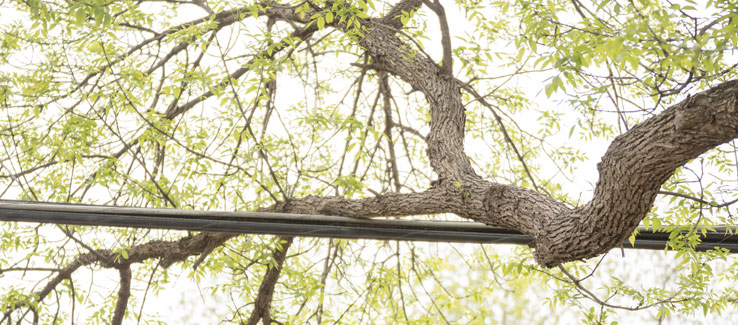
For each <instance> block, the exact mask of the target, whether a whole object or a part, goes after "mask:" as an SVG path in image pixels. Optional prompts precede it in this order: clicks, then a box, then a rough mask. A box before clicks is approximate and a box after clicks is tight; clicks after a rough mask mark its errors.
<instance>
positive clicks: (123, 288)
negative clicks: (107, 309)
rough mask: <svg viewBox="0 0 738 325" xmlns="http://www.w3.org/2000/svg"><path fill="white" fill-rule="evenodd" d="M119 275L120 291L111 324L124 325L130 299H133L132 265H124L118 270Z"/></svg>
mask: <svg viewBox="0 0 738 325" xmlns="http://www.w3.org/2000/svg"><path fill="white" fill-rule="evenodd" d="M118 273H120V284H119V285H120V289H118V301H117V302H116V303H115V310H114V311H113V319H112V320H111V322H110V323H111V324H113V325H120V324H123V318H124V316H125V315H126V307H127V306H128V298H130V297H131V265H130V264H125V265H122V266H121V267H119V268H118Z"/></svg>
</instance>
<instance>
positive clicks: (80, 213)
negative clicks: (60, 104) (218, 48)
mask: <svg viewBox="0 0 738 325" xmlns="http://www.w3.org/2000/svg"><path fill="white" fill-rule="evenodd" d="M0 221H16V222H35V223H54V224H69V225H84V226H106V227H132V228H149V229H175V230H189V231H212V232H227V233H239V234H270V235H282V236H305V237H325V238H346V239H373V240H398V241H428V242H456V243H479V244H515V245H527V244H529V243H531V242H532V241H533V237H531V236H528V235H525V234H522V233H520V232H517V231H512V230H506V229H498V228H493V227H489V226H486V225H484V224H481V223H477V222H455V221H425V220H399V219H364V218H352V217H341V216H323V215H304V214H288V213H273V212H238V211H236V212H231V211H205V210H182V209H160V208H136V207H120V206H99V205H83V204H66V203H42V202H31V201H11V200H0ZM735 230H736V229H735V227H732V228H731V227H716V228H713V229H711V230H710V231H705V232H704V235H703V234H702V231H698V232H697V233H698V234H700V236H701V243H700V244H699V245H697V246H696V247H695V250H697V251H707V250H711V249H714V248H716V247H720V248H724V249H727V250H728V252H730V253H738V234H736V233H735ZM685 234H686V232H685ZM670 235H671V233H670V232H659V231H653V230H650V229H645V228H643V227H641V228H639V231H638V234H637V235H636V237H635V241H634V242H633V243H632V244H631V243H630V241H627V240H626V241H625V242H624V243H623V245H622V247H623V248H635V249H652V250H664V249H665V248H666V246H667V243H668V241H669V236H670Z"/></svg>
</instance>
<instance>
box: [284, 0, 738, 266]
mask: <svg viewBox="0 0 738 325" xmlns="http://www.w3.org/2000/svg"><path fill="white" fill-rule="evenodd" d="M422 3H423V1H422V0H405V1H401V2H399V3H398V4H397V6H395V7H394V8H393V9H392V10H391V11H390V12H389V14H387V15H386V16H385V17H384V18H381V19H372V20H368V21H366V22H365V25H366V26H368V28H369V32H368V33H367V34H366V36H365V38H363V39H362V40H361V45H362V46H363V47H364V48H365V49H366V50H367V52H368V54H369V55H370V56H371V58H372V60H373V62H374V64H376V65H377V66H380V67H382V69H383V70H384V71H389V72H390V73H392V74H394V75H395V76H397V77H399V78H401V79H402V80H404V81H405V82H407V83H409V84H410V85H412V87H413V88H414V89H418V90H420V91H421V92H422V93H423V94H424V96H425V98H426V100H427V102H428V105H429V109H430V116H431V121H430V133H429V134H428V137H427V142H428V156H429V159H430V164H431V167H432V168H433V170H434V171H435V172H436V174H437V175H438V180H437V181H436V182H435V183H434V184H433V186H432V187H431V189H429V190H428V191H427V192H424V193H417V194H392V195H390V196H386V197H377V198H370V199H362V200H344V201H345V202H341V203H339V201H341V200H342V199H336V198H326V199H321V200H320V201H321V203H319V204H318V205H316V207H319V208H318V211H317V212H321V213H328V214H339V215H349V216H357V217H370V216H375V215H376V216H381V215H387V216H390V215H403V214H406V215H412V214H420V213H443V212H452V213H455V214H458V215H459V216H462V217H466V218H470V219H474V220H476V221H480V222H483V223H485V224H488V225H490V226H496V227H504V228H508V229H514V230H518V231H521V232H523V233H525V234H528V235H531V236H533V237H535V239H536V240H535V242H534V246H535V248H536V252H535V256H536V260H537V262H538V263H539V264H541V265H543V266H547V267H552V266H556V265H559V264H561V263H564V262H568V261H573V260H577V259H583V258H589V257H593V256H596V255H598V254H601V253H604V252H606V251H608V250H609V249H611V248H613V247H615V246H617V245H619V244H620V243H621V242H622V241H623V240H624V239H625V238H627V236H629V235H630V233H631V232H632V231H633V230H634V229H635V228H636V227H637V226H638V223H639V222H640V221H641V220H642V219H643V218H644V217H645V216H646V214H647V213H648V211H649V209H650V208H651V206H652V204H653V201H654V199H655V197H656V194H657V192H658V190H659V188H660V187H661V185H662V184H663V183H664V182H665V181H666V180H667V179H668V178H669V177H670V176H671V175H672V174H673V173H674V171H675V170H676V169H677V168H679V167H680V166H682V165H684V164H685V163H686V162H687V161H689V160H690V159H694V158H696V157H698V156H699V155H701V154H702V153H704V152H705V151H707V150H709V149H711V148H714V147H716V146H718V145H720V144H722V143H725V142H727V141H730V140H732V139H734V138H736V137H738V106H737V105H738V104H737V103H738V100H737V97H738V81H730V82H726V83H723V84H721V85H719V86H717V87H715V88H712V89H710V90H707V91H705V92H703V93H700V94H698V95H696V96H694V97H691V98H688V99H687V100H685V101H683V102H681V103H679V104H676V105H674V106H672V107H670V108H668V109H666V110H665V111H663V112H661V113H660V114H658V115H656V116H654V117H652V118H650V119H648V120H646V121H645V122H643V123H641V124H639V125H637V126H635V127H633V128H632V129H631V130H629V131H628V132H626V133H624V134H622V135H620V136H618V137H617V138H616V139H615V140H614V141H613V142H612V144H611V145H610V147H609V149H608V150H607V153H606V154H605V155H604V157H602V161H601V162H600V163H599V164H598V171H599V174H600V178H599V181H598V182H597V186H596V189H595V195H594V197H593V199H592V201H591V202H589V203H588V204H586V205H584V206H582V207H580V208H577V209H570V208H568V207H566V206H565V205H564V204H562V203H560V202H557V201H555V200H553V199H551V198H550V197H548V196H546V195H543V194H540V193H537V192H534V191H531V190H528V189H524V188H519V187H515V186H510V185H504V184H496V183H492V182H489V181H486V180H484V179H481V178H480V177H479V176H478V175H477V174H476V173H475V172H474V170H473V168H472V166H471V163H470V161H469V159H468V157H467V156H466V154H465V152H464V123H465V114H464V106H463V104H462V101H461V99H462V97H461V90H462V88H461V87H462V86H461V84H460V83H459V82H458V81H457V80H456V79H454V78H453V77H452V76H450V75H449V74H448V73H444V70H443V69H442V68H441V67H439V66H438V65H437V64H436V63H435V62H434V61H433V60H432V59H431V58H428V57H427V56H424V55H422V54H421V53H415V52H412V51H410V50H408V49H409V48H411V47H410V46H409V45H408V44H407V43H406V42H404V41H403V40H402V39H401V38H400V36H399V35H401V34H400V33H399V31H400V29H401V28H402V25H401V23H400V21H399V19H397V16H398V15H399V13H401V12H403V11H406V12H409V11H412V10H416V9H417V8H419V7H420V6H421V5H422ZM444 45H446V44H444ZM308 200H313V199H308ZM382 201H385V202H386V201H391V202H392V203H393V204H395V205H399V206H400V207H397V206H395V207H394V208H393V209H392V211H388V210H390V208H388V207H387V206H386V205H385V204H382ZM303 202H306V201H303ZM331 202H333V203H334V204H329V203H331ZM293 204H295V203H294V202H293ZM325 204H329V205H330V206H333V208H327V205H325Z"/></svg>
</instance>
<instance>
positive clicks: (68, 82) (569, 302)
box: [0, 0, 738, 324]
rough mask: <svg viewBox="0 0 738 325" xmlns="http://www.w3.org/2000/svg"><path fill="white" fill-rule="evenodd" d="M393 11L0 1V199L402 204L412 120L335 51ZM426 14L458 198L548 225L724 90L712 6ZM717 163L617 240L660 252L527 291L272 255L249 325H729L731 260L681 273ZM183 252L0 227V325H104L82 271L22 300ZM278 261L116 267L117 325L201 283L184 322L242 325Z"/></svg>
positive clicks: (469, 7) (417, 252)
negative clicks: (447, 58)
mask: <svg viewBox="0 0 738 325" xmlns="http://www.w3.org/2000/svg"><path fill="white" fill-rule="evenodd" d="M395 2H400V1H389V2H384V1H380V0H366V1H365V0H335V1H324V0H316V1H281V2H277V1H263V2H242V1H201V0H193V1H132V0H126V1H104V0H83V1H38V0H28V1H0V30H1V31H2V33H1V34H0V66H1V67H2V68H1V69H0V112H1V113H2V114H0V115H1V116H0V143H1V144H2V151H0V152H1V153H0V185H2V189H1V191H2V192H1V193H2V194H1V196H0V198H2V199H20V200H31V201H51V202H71V203H93V204H105V205H124V206H143V207H168V208H180V209H198V210H238V211H250V210H256V209H259V208H266V207H271V206H274V205H275V204H277V203H279V202H283V201H289V200H292V199H299V198H304V197H309V196H319V197H320V196H333V195H338V196H343V197H346V198H363V197H369V196H374V195H377V194H383V193H389V192H404V193H410V192H417V191H421V190H423V189H425V188H428V187H429V186H430V184H431V182H432V181H433V179H434V174H433V171H432V169H431V166H430V163H429V160H428V157H427V155H426V149H427V143H426V138H425V135H426V134H427V133H428V130H429V122H430V115H429V112H428V108H427V105H428V104H427V101H426V99H425V98H424V97H423V96H422V94H420V92H419V91H418V89H413V88H412V87H410V86H408V85H407V84H406V83H405V82H403V81H402V80H401V79H399V78H397V77H395V76H394V75H393V72H392V71H383V70H382V69H381V67H380V68H377V67H374V66H373V65H372V64H373V58H371V57H369V56H368V55H367V54H366V52H365V49H364V48H363V47H362V45H361V44H360V40H361V39H362V37H364V36H365V35H366V33H368V32H370V30H368V29H367V28H366V26H365V25H366V22H367V19H369V18H368V17H382V16H383V15H384V14H385V13H386V12H387V11H388V10H389V9H390V8H391V7H393V6H394V5H395V4H396V3H395ZM443 6H444V7H445V10H446V12H447V15H448V19H449V21H450V25H451V33H452V36H453V37H452V44H453V61H454V63H455V65H454V71H453V72H454V76H455V77H456V78H457V79H458V80H459V81H460V82H461V83H464V84H466V85H468V86H469V87H471V89H474V90H475V92H476V93H477V94H481V95H479V96H482V97H483V98H484V101H480V100H479V98H478V95H476V94H475V93H472V92H469V91H466V92H465V93H464V104H465V105H466V106H465V108H466V125H465V128H466V144H467V153H468V154H469V156H470V158H471V159H472V163H473V165H474V167H475V168H476V171H477V173H479V174H480V175H481V176H483V177H484V178H485V179H491V180H495V181H497V182H501V183H508V184H515V185H519V186H522V187H528V188H532V189H535V190H537V191H539V192H543V193H546V194H548V195H550V196H552V197H554V198H556V199H557V200H560V201H562V202H565V203H567V204H568V205H570V206H577V205H579V204H581V203H582V202H584V201H586V200H587V199H588V198H589V197H590V196H591V194H592V189H593V188H594V184H593V182H594V179H595V177H596V175H595V169H594V167H595V164H596V162H597V161H598V158H599V156H600V155H601V154H602V153H603V152H604V148H606V146H607V143H608V142H609V141H610V140H612V139H613V138H614V137H616V136H617V135H619V134H622V133H623V132H626V131H627V130H629V129H630V128H631V127H633V125H635V124H637V123H639V122H641V121H643V120H645V119H647V118H648V117H650V116H653V115H655V114H658V113H659V112H661V111H663V110H664V109H665V108H666V107H667V106H668V105H670V104H672V103H675V102H677V101H678V100H681V99H683V98H685V97H686V96H687V95H689V94H694V93H697V92H700V91H702V90H705V89H707V88H709V87H712V86H715V85H717V84H719V83H721V82H724V81H727V80H730V79H735V78H736V74H738V69H737V68H736V64H737V63H736V61H735V55H734V54H733V51H735V50H736V48H737V47H738V19H737V18H738V3H736V2H735V1H713V0H710V1H707V2H706V3H703V2H698V1H690V0H684V1H666V2H664V1H653V0H629V1H626V0H617V1H616V0H604V1H595V2H594V3H589V2H585V1H581V0H567V1H564V0H545V1H544V0H533V1H523V0H499V1H479V0H456V1H455V3H451V2H450V1H444V2H443ZM437 18H438V17H436V15H435V14H434V12H433V11H431V10H429V9H428V8H426V7H423V8H422V9H420V10H418V11H411V12H403V13H402V15H401V17H400V19H401V21H402V23H403V25H405V27H404V28H403V29H402V30H398V31H397V33H398V35H399V37H400V38H401V39H402V40H403V41H404V42H405V46H406V47H407V50H408V51H407V53H409V54H408V55H409V56H415V55H417V56H428V55H429V56H430V57H432V58H434V60H435V61H436V62H439V63H440V62H441V56H440V53H441V48H440V45H439V44H440V39H441V36H440V34H439V30H437V29H438V27H437V26H438V24H437ZM408 62H411V60H410V59H409V60H408ZM383 83H386V85H387V86H386V87H385V86H382V84H383ZM737 152H738V149H737V148H736V146H735V143H734V142H733V143H730V144H727V145H723V146H721V147H718V148H716V149H714V150H712V151H710V152H709V153H707V154H705V155H703V156H702V157H701V158H700V159H698V160H696V161H693V162H690V163H689V164H687V165H686V166H684V167H683V168H682V169H680V170H679V171H678V172H677V173H675V174H674V175H673V176H672V177H671V179H670V180H669V181H668V182H667V183H665V184H664V185H663V188H662V192H661V194H663V195H662V196H661V197H660V198H659V200H658V201H657V203H656V205H655V207H654V208H653V210H652V213H651V214H650V215H649V216H648V217H647V218H646V219H645V220H644V221H643V226H646V227H652V228H653V229H656V230H663V231H668V232H671V234H672V236H671V238H672V240H671V242H670V244H669V247H670V249H674V250H675V251H676V252H668V253H666V252H651V253H646V252H637V253H635V252H631V251H625V252H624V254H625V257H624V258H620V257H619V255H620V254H621V253H620V252H619V251H613V252H611V253H610V254H608V255H606V256H605V257H603V258H602V259H593V260H590V261H581V262H575V263H569V264H567V265H565V267H562V268H559V269H543V268H541V267H539V266H537V265H536V264H535V262H534V261H533V260H532V257H531V253H530V249H529V248H524V247H516V248H511V247H500V246H494V245H485V246H478V245H476V246H475V245H451V244H431V243H402V242H377V241H365V240H337V239H334V240H328V239H315V238H297V239H295V241H294V243H293V244H292V246H291V247H290V249H289V251H288V257H287V259H286V262H285V264H284V267H283V269H282V273H281V275H280V278H279V283H278V284H277V286H276V287H275V289H274V291H275V294H274V296H275V298H274V301H273V302H272V307H271V310H270V312H271V315H272V318H273V319H275V320H278V321H280V322H283V323H296V324H297V323H329V322H330V323H333V322H336V323H369V322H376V323H395V322H402V323H441V322H446V323H462V322H465V323H490V322H491V323H509V322H513V323H519V322H544V321H548V320H549V319H556V318H558V319H562V320H564V321H565V322H571V320H573V319H577V320H581V321H582V322H583V323H617V322H618V321H619V322H620V323H626V322H627V320H650V321H657V320H659V321H660V320H664V319H673V320H677V321H680V322H682V321H687V320H697V321H699V320H704V319H713V320H725V319H732V318H730V316H729V315H730V314H731V313H733V312H734V311H735V310H736V308H737V307H738V303H737V301H738V292H737V291H736V289H735V283H736V280H738V271H737V270H738V260H736V258H735V257H734V256H731V255H730V254H727V253H726V252H724V251H721V250H714V251H710V252H707V253H696V252H694V250H693V248H694V246H695V245H696V244H697V243H698V242H699V235H700V231H703V230H704V229H709V227H714V226H717V225H735V224H736V220H735V217H734V214H735V213H737V212H738V211H736V208H735V205H734V204H733V203H735V200H736V197H738V196H737V195H738V194H736V182H737V179H736V177H737V175H738V169H737V168H736V166H737V161H738V155H737V154H736V153H737ZM583 171H584V172H583ZM419 218H420V217H419ZM430 218H435V219H438V218H447V219H455V218H456V217H455V216H446V215H444V216H431V217H430ZM190 235H191V234H186V233H183V232H178V231H159V230H145V229H103V228H93V227H72V226H69V227H67V226H55V225H35V224H22V223H2V230H0V239H1V241H0V252H2V253H1V254H0V276H2V278H0V283H2V285H1V286H0V287H2V288H3V289H2V290H0V305H2V307H1V308H2V310H4V311H8V312H7V313H5V314H4V318H3V319H8V320H9V322H10V320H12V321H18V322H19V323H22V322H33V321H34V319H38V321H40V322H41V323H67V322H72V321H75V322H84V323H109V322H110V321H109V320H110V319H111V318H112V317H113V316H112V315H113V314H114V313H115V306H116V301H117V300H118V295H119V294H120V292H121V291H118V289H119V288H118V287H119V285H118V282H119V280H120V278H119V276H118V274H117V273H115V272H112V273H111V268H110V267H109V266H106V265H105V264H104V263H93V264H90V265H85V266H83V267H82V269H80V270H77V271H75V272H76V273H74V275H70V276H69V277H68V278H65V279H64V280H63V281H61V283H60V284H58V285H57V286H56V287H55V288H54V289H53V294H51V295H50V296H48V297H45V298H43V299H40V298H39V297H38V295H36V293H35V292H37V291H38V290H39V288H42V287H43V286H45V285H46V283H47V281H48V279H49V278H52V277H53V276H56V275H57V274H58V273H59V272H61V271H60V270H62V269H63V268H65V267H66V266H69V265H71V264H73V262H74V261H75V260H76V259H77V258H78V257H79V256H81V255H82V254H86V253H89V252H91V251H95V250H100V251H105V250H109V251H111V252H113V253H115V254H117V255H116V256H119V257H120V258H122V261H125V260H127V259H128V257H127V254H129V250H130V249H131V248H132V247H135V246H137V245H142V244H144V243H148V242H151V241H177V240H180V239H182V238H185V237H187V236H190ZM280 240H281V239H279V238H276V237H271V236H241V237H237V238H236V239H232V240H230V241H227V242H226V243H225V244H223V245H222V246H220V247H217V248H216V249H215V250H214V251H213V253H212V254H211V255H210V256H209V257H208V258H206V259H205V260H204V261H202V263H201V264H196V262H195V260H196V257H195V258H190V259H188V260H185V261H184V262H182V263H178V264H176V265H175V266H174V267H171V268H167V267H166V266H168V265H163V264H162V262H161V261H162V259H161V258H160V259H148V260H145V261H143V262H142V263H135V264H133V265H131V266H130V267H131V269H132V274H133V275H132V279H133V280H132V283H133V284H132V286H131V288H130V290H131V295H132V298H131V300H129V301H128V308H127V313H126V315H125V319H126V320H128V321H131V322H132V321H133V320H139V321H144V322H157V321H160V320H161V321H165V320H167V318H165V317H161V318H160V317H157V316H156V314H157V311H156V306H153V307H152V306H150V305H151V303H150V302H147V301H151V299H155V298H151V296H155V295H157V294H158V293H160V292H162V291H161V290H167V289H166V288H167V287H171V286H173V283H174V282H176V281H175V280H174V278H176V277H178V276H180V275H181V276H183V277H186V278H188V279H192V281H202V283H204V285H203V286H204V287H207V290H203V291H202V292H201V294H202V295H204V296H206V297H208V299H212V300H209V301H206V303H210V302H211V301H224V302H223V303H224V304H225V305H227V306H228V310H227V311H222V314H221V313H220V312H219V313H218V314H216V315H210V316H211V317H213V318H210V319H207V320H206V322H210V323H212V322H215V321H223V322H234V323H235V322H243V321H245V320H246V319H248V318H249V316H248V315H249V313H250V312H251V309H253V304H252V302H253V301H254V300H255V299H256V297H257V296H258V294H259V292H258V289H259V286H260V284H261V282H262V277H263V276H264V274H265V273H266V272H267V270H268V269H270V267H271V268H274V267H276V265H277V262H276V261H275V258H274V255H275V254H274V251H275V248H274V247H275V246H279V245H280V244H279V242H280ZM287 246H289V244H288V245H287ZM206 254H207V253H206ZM616 255H617V256H616ZM193 267H194V268H193ZM113 271H114V269H113ZM84 272H88V273H84ZM98 274H100V275H98ZM103 277H107V278H108V279H107V280H99V279H100V278H103ZM110 279H113V280H112V281H111V280H110ZM98 281H100V282H98ZM179 281H182V279H180V280H179ZM92 283H96V284H97V285H94V286H93V285H92ZM121 286H122V285H121ZM100 297H104V301H103V303H101V302H100V300H99V298H100ZM210 297H212V298H210ZM225 297H227V299H226V298H225ZM147 299H148V300H147ZM147 303H148V304H149V305H147ZM187 303H188V302H184V303H183V304H187ZM544 305H545V306H546V307H543V309H542V307H541V306H544ZM75 306H76V307H75ZM144 307H145V308H144ZM640 310H642V311H640ZM636 311H639V312H636ZM181 312H187V311H186V310H182V311H181ZM158 313H159V314H163V312H162V311H158ZM169 320H170V321H171V318H169Z"/></svg>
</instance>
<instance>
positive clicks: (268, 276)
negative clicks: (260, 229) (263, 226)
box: [246, 237, 293, 325]
mask: <svg viewBox="0 0 738 325" xmlns="http://www.w3.org/2000/svg"><path fill="white" fill-rule="evenodd" d="M292 240H293V238H292V237H279V238H278V241H279V243H280V244H278V245H277V247H275V249H274V251H273V252H272V256H273V257H274V262H275V266H274V267H271V265H270V266H269V268H268V269H267V271H266V273H265V274H264V278H263V279H262V280H261V285H260V286H259V293H258V294H257V296H256V300H254V309H253V310H252V311H251V316H249V319H248V320H247V321H246V324H248V325H256V324H257V323H258V322H259V320H263V321H264V324H270V323H271V314H270V311H269V309H270V308H269V307H270V305H271V303H272V297H273V295H274V286H275V285H276V284H277V279H279V274H280V273H281V272H282V266H283V265H284V261H285V259H287V250H288V249H289V248H290V245H292Z"/></svg>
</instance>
